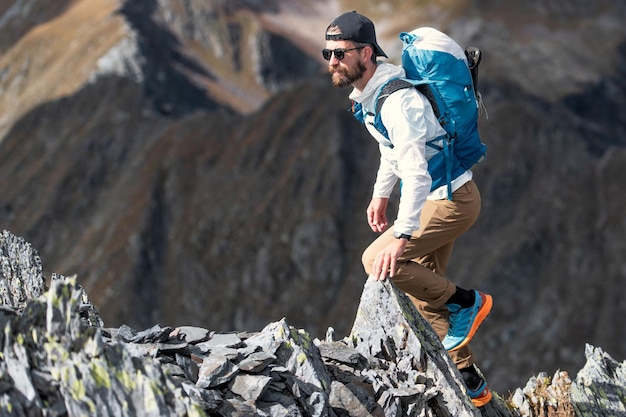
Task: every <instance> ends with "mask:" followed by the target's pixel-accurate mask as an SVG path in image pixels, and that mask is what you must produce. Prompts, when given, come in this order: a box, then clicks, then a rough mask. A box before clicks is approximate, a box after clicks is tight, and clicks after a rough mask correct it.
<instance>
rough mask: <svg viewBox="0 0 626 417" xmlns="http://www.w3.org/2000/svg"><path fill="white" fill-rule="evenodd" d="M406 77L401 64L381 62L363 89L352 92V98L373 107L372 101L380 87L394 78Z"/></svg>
mask: <svg viewBox="0 0 626 417" xmlns="http://www.w3.org/2000/svg"><path fill="white" fill-rule="evenodd" d="M398 77H405V72H404V69H403V68H402V67H401V66H399V65H393V64H389V63H387V62H379V63H378V65H377V66H376V71H375V72H374V75H373V76H372V78H371V79H370V80H369V81H368V82H367V85H366V86H365V88H364V89H363V91H359V90H357V89H356V88H355V89H354V90H352V92H351V93H350V96H349V98H350V100H354V101H356V102H357V103H361V104H363V106H365V108H368V109H369V108H371V104H372V101H373V100H375V98H376V96H377V92H378V89H379V88H380V87H381V86H382V85H383V84H384V83H385V82H387V81H388V80H390V79H392V78H398Z"/></svg>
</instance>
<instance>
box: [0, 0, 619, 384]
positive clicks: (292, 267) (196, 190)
mask: <svg viewBox="0 0 626 417" xmlns="http://www.w3.org/2000/svg"><path fill="white" fill-rule="evenodd" d="M48 4H49V2H45V1H43V0H30V1H28V2H20V3H18V2H13V3H12V5H11V6H6V7H5V8H4V9H2V8H1V7H2V6H0V13H2V14H1V15H0V28H1V29H2V36H0V40H1V41H2V42H3V45H6V48H5V49H2V55H1V56H0V91H1V92H2V94H1V95H0V115H1V116H0V129H1V131H2V134H3V136H2V138H0V141H1V142H0V167H1V169H2V174H3V175H2V179H1V180H0V195H1V196H2V200H1V201H0V226H1V227H2V228H4V229H8V230H10V231H11V232H13V233H15V234H18V235H21V236H24V237H25V238H26V239H27V240H28V241H29V242H32V243H33V245H34V246H35V247H37V248H38V249H39V250H40V251H41V253H42V258H43V259H45V261H46V262H47V263H48V264H45V265H44V268H45V270H46V271H47V272H48V274H49V273H50V272H58V273H62V274H65V275H72V274H77V275H78V280H79V282H80V283H81V285H83V286H84V287H85V289H86V290H87V291H88V293H89V295H90V298H92V301H93V302H94V304H95V305H96V306H97V307H98V308H99V309H100V311H101V314H102V316H103V318H104V320H105V323H107V324H109V325H111V326H117V325H120V324H121V323H126V324H129V325H131V326H135V327H137V328H145V327H148V326H150V325H152V324H154V323H155V322H160V323H162V324H164V325H169V324H171V325H183V324H197V325H200V326H203V327H206V328H212V329H215V330H219V331H228V330H246V329H249V330H258V329H259V328H261V327H262V326H264V325H265V324H266V323H267V322H270V321H276V320H279V319H280V318H282V317H283V316H286V317H287V318H288V320H289V322H290V323H293V324H294V325H296V326H298V327H304V328H306V329H307V330H308V331H310V332H311V333H312V334H313V335H317V336H319V337H321V336H322V335H323V334H324V332H325V331H326V328H327V327H328V326H332V327H334V328H335V329H336V331H337V333H338V334H342V333H345V332H346V331H347V330H348V326H350V324H351V323H352V322H353V320H354V314H355V310H356V307H357V304H358V299H359V295H360V293H361V290H362V287H363V283H364V280H365V277H364V273H363V270H362V267H361V265H360V256H361V252H362V250H363V249H364V248H365V247H366V245H367V244H368V243H369V242H370V241H371V240H372V239H373V238H374V237H375V236H374V235H373V234H372V233H371V232H369V230H368V228H367V225H366V223H365V215H364V213H365V208H366V206H367V204H368V202H369V196H370V193H371V189H370V187H371V184H372V182H373V179H374V175H375V167H376V166H377V149H376V146H375V144H374V142H372V140H371V138H369V136H368V134H367V133H366V132H365V130H364V129H363V128H362V127H361V126H359V125H358V123H357V122H356V121H355V120H353V118H352V116H351V115H350V113H349V112H348V111H347V110H348V107H349V101H348V99H347V97H346V96H347V94H348V92H349V90H347V89H344V90H338V89H334V88H332V87H331V86H330V85H329V84H330V83H329V81H328V79H327V77H326V76H325V75H324V74H323V73H324V71H325V68H324V63H323V62H322V61H321V57H320V56H319V55H320V54H319V50H320V49H321V48H322V47H323V31H324V29H325V27H326V26H327V25H328V23H329V22H330V21H331V20H332V18H333V17H334V16H335V15H336V14H338V13H340V12H342V11H343V10H350V9H351V8H355V7H356V8H357V9H358V10H359V11H361V12H363V13H365V14H368V15H370V16H371V17H372V18H373V19H374V20H375V21H376V22H377V29H378V31H379V36H380V38H381V42H380V43H381V44H382V47H383V49H384V50H385V51H386V52H387V53H388V54H389V55H390V57H391V60H392V61H394V60H397V58H398V52H399V47H400V45H399V41H398V40H397V38H396V35H397V32H399V31H400V30H410V29H412V28H413V27H415V26H419V25H432V26H436V27H439V28H440V29H443V30H445V31H447V32H448V33H450V34H451V35H452V36H453V37H455V39H457V40H458V41H459V43H460V44H461V45H464V46H465V45H470V44H471V45H477V46H480V48H481V49H482V50H483V51H484V54H485V59H484V61H483V63H482V64H481V75H480V77H481V78H480V87H481V90H482V93H483V96H484V97H485V102H486V104H487V110H488V116H489V117H488V118H481V120H480V124H481V134H482V136H483V140H484V141H485V142H486V143H487V145H488V147H489V151H488V158H487V160H486V162H485V163H484V164H481V165H479V166H477V168H476V169H475V177H476V180H477V182H478V184H479V186H480V189H481V193H482V198H483V212H482V214H481V217H480V218H479V220H478V222H477V224H476V225H475V226H474V228H472V229H471V230H470V231H469V232H468V233H467V234H466V235H465V236H463V237H462V238H461V239H460V240H459V242H458V244H457V246H456V248H455V254H454V255H453V260H452V264H451V265H450V268H449V274H450V277H451V279H452V280H453V281H455V282H459V283H460V284H461V285H464V286H467V287H475V288H481V289H483V290H486V291H488V292H490V293H491V294H493V295H494V299H495V307H494V312H493V314H492V316H491V317H490V319H489V321H488V322H487V324H486V325H485V326H484V329H481V332H480V334H479V336H478V337H477V339H476V342H475V343H474V349H475V351H476V354H477V356H478V358H479V360H480V365H481V368H482V369H483V370H484V371H485V372H486V373H487V375H488V377H489V379H490V381H491V382H492V384H494V385H495V389H496V390H497V391H499V392H504V391H505V390H506V389H509V388H512V387H517V386H520V385H521V384H523V383H524V382H525V381H527V380H528V378H529V376H531V375H532V373H533V372H535V373H536V372H539V371H547V372H553V371H554V370H555V369H557V368H558V369H571V370H577V369H580V367H581V366H582V364H583V362H584V357H583V356H582V355H580V352H581V346H582V345H583V344H584V343H585V342H588V343H591V344H593V345H596V346H601V347H602V348H603V349H604V350H606V351H607V352H609V353H610V354H611V355H612V356H613V357H615V358H618V359H619V358H623V357H624V356H626V326H624V325H623V324H622V323H620V322H619V321H616V319H615V318H616V317H623V316H624V315H625V314H626V303H625V302H624V301H623V300H622V297H621V293H620V291H619V289H621V288H624V283H625V279H624V271H625V270H626V263H625V262H626V260H625V259H624V257H623V256H622V254H623V253H624V249H626V248H625V247H624V246H625V245H626V244H625V243H624V240H623V237H622V236H623V235H624V229H625V217H624V215H623V213H624V212H625V206H626V199H624V198H622V197H621V194H620V193H619V187H620V179H621V178H623V177H624V168H623V167H624V166H625V165H624V158H625V157H626V155H625V151H624V144H625V142H624V141H625V138H626V132H624V129H625V126H626V120H624V118H625V117H626V116H624V114H623V112H621V111H620V109H621V108H623V106H624V100H625V99H624V97H626V94H624V93H625V91H626V86H625V81H624V80H625V79H626V73H625V72H626V60H625V57H626V54H625V49H624V48H626V43H625V39H626V34H625V31H626V30H625V29H624V27H623V25H622V23H621V21H622V19H623V17H624V16H625V14H626V13H625V11H624V7H625V6H624V5H622V2H608V1H598V2H594V3H590V2H586V1H579V2H550V3H549V4H545V3H544V2H538V1H537V2H508V3H507V4H506V6H505V5H503V4H501V3H499V2H494V1H479V2H449V1H415V2H399V1H398V2H358V3H357V2H348V1H345V2H339V1H327V2H315V3H314V4H312V3H311V2H306V1H278V0H277V1H270V2H262V3H260V2H256V1H228V2H227V1H217V0H215V1H211V2H209V1H200V0H197V1H194V0H187V1H183V0H172V1H167V2H166V1H153V0H142V1H126V2H122V1H114V0H102V1H98V2H93V1H89V0H77V1H73V2H64V3H63V2H58V3H56V2H55V3H54V6H50V7H48V6H47V5H48ZM625 4H626V3H625ZM18 11H20V12H18ZM35 11H36V13H35ZM18 27H19V28H20V30H19V31H16V32H12V31H11V29H12V28H18ZM5 32H7V33H8V34H6V35H5ZM9 32H10V34H9ZM394 209H395V206H394V207H391V208H390V213H389V215H390V217H393V216H394V213H393V210H394ZM138 295H141V297H140V298H141V300H142V302H141V303H135V302H131V300H137V299H138V298H139V297H138Z"/></svg>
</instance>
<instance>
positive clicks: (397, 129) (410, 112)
mask: <svg viewBox="0 0 626 417" xmlns="http://www.w3.org/2000/svg"><path fill="white" fill-rule="evenodd" d="M322 55H323V56H324V58H325V59H326V60H327V61H328V66H329V67H328V69H329V72H330V75H331V78H332V82H333V84H334V85H335V86H336V87H347V86H350V85H351V86H352V87H353V90H352V92H351V93H350V96H349V98H350V99H351V100H352V101H353V102H356V103H359V104H360V105H361V106H362V109H363V114H365V117H366V119H365V126H366V127H367V128H368V131H369V132H370V134H371V135H372V136H373V137H374V138H375V139H376V140H377V141H378V142H379V149H380V156H381V157H380V165H379V168H378V172H377V177H376V182H375V184H374V191H373V197H372V200H371V202H370V204H369V207H368V208H367V221H368V223H369V225H370V227H371V229H372V230H373V231H375V232H379V233H382V234H381V235H380V237H378V239H376V240H375V241H374V242H373V243H372V244H371V245H370V246H369V247H368V248H367V249H366V250H365V252H364V253H363V265H364V267H365V270H366V272H367V273H368V274H369V275H370V276H373V277H374V279H376V280H384V279H386V277H387V276H389V277H390V279H391V280H392V281H393V283H394V284H395V285H396V286H397V287H398V288H400V289H401V290H403V291H405V292H406V293H407V294H408V296H409V297H410V298H411V300H412V301H413V303H414V304H415V305H416V307H417V308H418V311H419V312H420V314H421V315H422V316H423V317H425V318H426V319H427V320H428V321H429V322H430V323H431V325H432V327H433V329H434V330H435V332H436V333H437V334H438V336H439V337H440V339H441V340H442V343H443V345H444V347H445V348H446V350H448V352H449V353H450V356H451V357H452V359H453V361H454V362H455V364H456V365H457V367H458V368H459V370H460V372H461V375H462V376H463V379H464V381H465V384H466V387H467V391H468V394H469V396H470V397H471V399H472V402H473V403H474V404H475V405H476V406H478V407H480V406H483V405H485V404H487V403H488V402H489V401H490V400H491V398H492V395H491V392H490V391H489V387H488V386H487V383H486V381H485V380H484V378H483V377H482V375H481V374H480V373H479V371H478V370H477V369H476V367H475V366H474V358H473V356H472V352H471V350H470V348H469V346H468V343H469V342H470V340H471V339H472V337H473V336H474V334H475V333H476V330H477V329H478V326H480V324H481V323H482V321H483V320H484V319H485V317H486V316H487V315H488V314H489V312H490V311H491V307H492V299H491V296H489V295H487V294H483V293H481V292H478V291H474V290H466V289H464V288H461V287H458V286H456V285H454V284H453V283H452V282H450V281H449V280H448V279H446V278H445V272H446V267H447V264H448V260H449V257H450V254H451V253H452V248H453V246H454V241H455V240H456V238H458V237H459V236H460V235H461V234H463V233H464V232H465V231H466V230H468V229H469V228H470V227H471V226H472V225H473V224H474V222H475V221H476V218H477V217H478V214H479V212H480V194H479V192H478V189H477V187H476V184H475V183H474V181H473V180H472V172H471V171H470V170H467V171H465V172H463V173H462V174H461V175H459V176H457V177H456V178H453V179H452V183H451V184H452V197H453V198H452V200H449V199H447V198H446V197H447V195H448V194H447V186H445V185H444V186H443V187H440V188H437V189H434V190H431V184H432V182H433V179H432V178H431V175H430V174H429V172H428V163H427V162H428V159H429V158H430V157H432V154H433V153H434V152H435V151H432V150H430V148H429V147H427V146H426V141H428V140H431V139H434V138H437V137H439V136H441V135H444V134H445V130H444V129H443V128H442V127H441V125H440V124H439V123H438V121H437V118H436V117H435V115H434V113H433V109H432V106H431V105H430V103H429V101H428V100H427V99H426V98H425V97H424V96H423V95H422V94H421V93H420V92H418V91H417V90H416V89H415V88H405V89H400V90H397V91H395V92H393V93H392V94H390V95H389V96H388V97H387V98H386V101H385V103H384V105H383V106H382V108H381V109H380V116H381V118H382V122H383V124H384V126H385V128H386V129H387V131H388V138H387V137H385V136H383V135H382V134H380V133H379V132H378V131H377V130H376V128H375V127H374V126H373V123H371V122H373V120H372V119H373V113H374V111H375V108H376V103H375V102H376V98H377V96H378V92H379V90H380V88H381V87H382V85H383V84H385V83H386V82H387V81H388V80H390V79H392V78H398V77H404V76H405V73H404V70H403V69H402V68H401V67H398V66H395V65H391V64H388V63H383V62H377V60H376V57H377V56H383V57H387V55H386V54H385V53H384V52H383V50H382V49H381V47H380V46H379V45H378V43H377V41H376V33H375V29H374V24H373V23H372V21H371V20H369V19H368V18H367V17H365V16H363V15H360V14H358V13H356V12H348V13H344V14H342V15H340V16H338V17H337V18H336V19H335V20H334V21H333V22H332V23H331V24H330V25H329V26H328V28H327V29H326V49H324V50H323V51H322ZM368 118H369V120H368ZM398 179H400V180H401V181H402V188H401V197H400V204H399V208H398V215H397V218H396V221H395V222H394V225H393V227H389V222H388V220H387V215H386V209H387V204H388V200H389V196H390V195H391V193H392V190H393V188H394V186H395V184H396V182H397V180H398Z"/></svg>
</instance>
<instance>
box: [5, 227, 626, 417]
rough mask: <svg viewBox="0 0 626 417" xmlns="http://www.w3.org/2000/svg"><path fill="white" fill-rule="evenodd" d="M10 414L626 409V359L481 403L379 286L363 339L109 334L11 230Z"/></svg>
mask: <svg viewBox="0 0 626 417" xmlns="http://www.w3.org/2000/svg"><path fill="white" fill-rule="evenodd" d="M0 262H1V264H2V275H1V276H0V284H1V285H2V286H3V287H2V288H13V289H15V288H25V290H24V291H23V292H20V291H15V290H12V291H10V292H11V293H12V294H13V296H12V297H4V298H3V300H2V307H1V308H0V325H1V326H2V328H3V329H4V330H3V332H2V335H3V336H2V337H1V338H0V349H1V350H2V356H1V357H0V415H2V416H20V417H21V416H65V415H67V416H84V415H98V416H203V415H212V416H235V415H250V416H252V415H255V416H276V417H278V416H285V415H290V416H358V417H368V416H383V415H384V416H398V417H400V416H435V415H436V416H454V417H464V416H468V417H470V416H474V417H476V416H489V417H506V416H520V415H521V416H581V417H582V416H591V415H593V416H604V415H606V416H609V415H610V416H614V417H615V416H622V415H624V413H626V410H625V409H624V400H625V399H626V398H625V394H624V393H625V386H626V363H623V364H618V363H617V362H615V361H614V360H613V359H611V358H610V357H609V356H608V355H606V354H604V353H603V352H602V351H601V350H600V349H599V348H593V347H591V346H588V347H587V361H588V362H587V365H586V366H585V368H584V369H583V370H582V371H581V372H580V373H579V375H578V377H577V379H576V381H570V380H569V379H568V378H567V377H566V376H563V375H561V374H559V373H557V375H555V378H554V379H553V380H552V381H550V380H549V379H548V378H546V377H545V375H543V374H540V375H539V376H538V377H537V378H534V379H533V380H531V381H529V383H528V385H527V387H526V388H525V389H524V390H518V391H517V392H516V393H515V395H514V397H513V399H512V400H511V401H509V402H508V404H505V403H504V402H503V400H502V399H501V398H499V397H498V396H497V395H496V396H494V399H493V400H492V402H491V403H490V404H488V405H486V406H485V407H482V408H481V409H480V410H478V409H476V408H475V407H474V406H473V405H472V404H471V402H470V400H469V398H468V397H467V395H466V394H465V391H464V387H463V384H462V382H461V378H460V375H459V374H458V372H457V371H456V368H455V366H454V365H453V363H452V362H451V360H450V358H449V356H448V355H447V354H446V352H445V351H444V350H443V347H442V346H441V344H440V343H439V340H438V339H437V338H436V336H435V334H434V333H433V332H432V330H431V329H430V327H429V326H428V324H427V323H426V322H425V321H424V320H423V319H422V318H421V316H420V315H419V314H418V313H417V311H416V310H415V308H414V307H413V305H412V303H411V302H410V300H409V299H408V298H407V297H406V295H404V293H402V292H401V291H398V290H397V289H396V288H395V287H394V286H393V285H392V284H391V283H390V281H386V282H384V283H380V282H377V281H374V280H370V281H368V282H367V283H366V285H365V287H364V291H363V295H362V299H361V304H360V306H359V312H358V314H357V317H356V319H355V322H354V326H353V328H352V332H351V335H350V337H348V338H345V339H343V340H340V341H334V340H332V331H330V329H329V333H328V334H327V338H326V340H317V339H316V340H312V339H311V337H310V336H309V334H308V333H307V332H306V331H304V330H297V329H295V328H294V327H291V326H289V325H288V324H287V321H286V320H285V319H282V320H280V321H278V322H274V323H270V324H268V325H267V326H266V327H265V328H264V329H263V330H262V331H260V332H256V333H236V332H228V333H216V332H212V331H209V330H207V329H204V328H199V327H193V326H179V327H169V326H165V327H163V326H161V325H155V326H153V327H151V328H149V329H146V330H143V331H135V330H133V329H132V328H130V327H128V326H121V327H119V328H106V327H103V323H102V322H101V320H100V317H99V315H98V312H97V311H96V310H95V308H94V307H93V305H92V304H91V303H90V302H89V299H88V297H87V294H86V293H85V291H84V290H83V289H82V288H81V286H80V285H78V284H77V279H76V278H75V277H74V278H65V277H61V276H54V277H52V280H51V284H50V287H49V288H48V289H45V288H44V285H43V284H44V278H43V275H42V274H41V264H40V260H39V257H38V255H37V252H36V251H35V250H34V249H33V248H32V247H31V246H30V244H28V243H27V242H26V241H24V240H23V239H21V238H18V237H16V236H14V235H12V234H11V233H9V232H7V231H3V232H2V234H1V235H0Z"/></svg>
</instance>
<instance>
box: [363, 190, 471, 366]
mask: <svg viewBox="0 0 626 417" xmlns="http://www.w3.org/2000/svg"><path fill="white" fill-rule="evenodd" d="M452 198H453V199H452V201H450V200H447V199H446V200H436V201H433V200H427V201H426V203H425V205H424V208H423V209H422V214H421V217H420V229H419V230H418V231H416V232H413V238H412V239H411V241H410V242H409V243H408V244H407V246H406V250H405V251H404V253H403V254H402V256H400V258H399V259H398V263H397V266H396V273H395V275H394V277H393V278H392V280H393V283H394V284H395V285H396V287H398V288H399V289H401V290H402V291H404V292H406V293H407V295H408V296H409V298H410V299H411V301H413V303H414V304H415V306H416V307H417V309H418V311H419V312H420V314H421V315H422V317H424V318H425V319H426V320H427V321H428V322H429V323H430V324H431V326H432V327H433V329H434V330H435V332H436V333H437V335H438V336H439V338H440V339H441V340H443V338H444V337H445V336H446V334H447V332H448V325H449V322H448V315H449V312H448V308H447V307H446V306H445V302H446V301H447V300H448V299H449V298H450V297H451V296H452V294H454V292H455V291H456V286H455V285H454V284H453V283H452V282H450V281H448V279H446V278H445V273H446V268H447V266H448V260H449V259H450V255H451V254H452V248H453V247H454V241H455V240H456V238H458V237H459V236H460V235H462V234H463V233H464V232H465V231H467V230H468V229H469V228H470V227H471V226H472V225H473V224H474V222H475V221H476V219H477V218H478V214H479V213H480V193H479V191H478V187H476V184H475V183H474V181H469V182H467V183H466V184H464V185H463V186H462V187H461V188H459V189H458V190H456V191H455V192H454V194H453V195H452ZM394 239H395V238H394V237H393V227H391V228H389V229H388V230H386V231H385V232H384V233H383V234H382V235H381V236H380V237H378V239H376V240H375V241H374V242H372V244H371V245H370V246H369V247H368V248H367V249H366V250H365V252H364V253H363V259H362V260H363V266H364V267H365V271H366V272H367V273H368V274H370V273H371V269H372V265H373V263H374V259H375V258H376V254H377V253H378V252H379V251H380V250H381V249H382V248H383V247H385V246H387V245H388V244H389V243H390V242H391V241H393V240H394ZM449 353H450V356H451V358H452V360H453V361H454V363H455V364H456V365H457V367H458V368H459V369H462V368H465V367H468V366H471V365H472V364H473V363H474V360H473V358H472V351H471V349H470V348H469V345H468V346H466V347H464V348H462V349H459V350H457V351H454V352H449Z"/></svg>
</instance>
